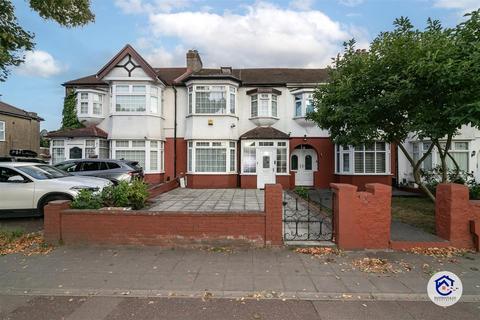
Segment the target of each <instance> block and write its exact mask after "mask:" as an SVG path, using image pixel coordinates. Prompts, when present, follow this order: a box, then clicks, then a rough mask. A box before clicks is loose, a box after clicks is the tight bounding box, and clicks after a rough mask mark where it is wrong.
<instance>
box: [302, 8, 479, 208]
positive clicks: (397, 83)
mask: <svg viewBox="0 0 480 320" xmlns="http://www.w3.org/2000/svg"><path fill="white" fill-rule="evenodd" d="M479 26H480V15H479V11H474V12H472V13H471V14H468V15H467V21H465V22H463V23H461V24H459V25H458V26H456V27H455V28H443V27H442V26H441V24H440V23H439V22H438V21H433V20H430V19H429V20H428V22H427V27H426V29H425V30H423V31H420V30H418V29H414V28H413V25H412V24H411V23H410V21H409V20H408V19H407V18H403V17H402V18H399V19H396V20H395V22H394V30H393V31H389V32H382V33H380V34H379V35H378V36H377V37H376V38H375V39H374V40H373V42H372V43H371V44H370V49H369V50H368V51H366V50H357V49H356V48H355V41H354V40H352V41H350V42H348V43H345V48H344V52H343V53H342V54H341V55H338V56H337V58H336V59H334V63H333V67H330V68H329V75H330V81H329V83H327V84H325V85H321V86H319V87H318V88H317V90H316V92H315V104H316V108H315V111H314V112H313V113H311V114H309V118H310V119H311V120H313V121H315V122H316V123H317V124H318V125H319V126H320V127H322V128H325V129H328V130H329V131H330V134H331V136H332V139H333V140H334V141H335V142H336V143H338V144H345V145H347V144H350V145H358V144H363V143H368V142H373V141H377V140H382V141H385V142H388V143H394V144H396V145H398V146H399V148H400V149H401V150H402V153H403V154H404V155H405V157H406V158H407V160H408V161H409V162H410V164H411V166H412V168H413V175H414V179H415V182H416V183H417V184H418V185H419V187H420V188H421V189H422V190H423V191H424V192H425V193H426V194H427V195H428V196H429V197H430V198H431V199H432V200H433V201H434V200H435V198H434V196H433V195H432V194H431V192H430V191H429V190H428V189H427V188H426V187H425V186H424V184H423V182H422V177H421V172H420V171H421V170H420V168H421V163H422V162H423V161H424V160H425V159H426V157H427V156H428V155H429V154H431V152H432V150H433V148H434V146H435V147H437V148H438V149H439V153H440V155H441V157H443V158H442V159H443V160H442V166H443V168H444V169H446V166H447V164H446V161H445V158H446V157H447V156H448V150H449V145H450V144H451V140H452V138H453V137H454V136H455V135H456V134H457V133H458V130H459V129H460V128H461V126H462V125H468V124H470V125H473V126H479V124H480V73H479V70H480V56H479V55H480V32H479V30H480V29H479ZM412 136H413V137H416V138H418V139H420V140H428V141H431V142H432V143H431V145H430V148H429V149H428V151H427V152H426V153H425V154H424V155H423V156H422V157H421V158H420V159H414V158H413V156H411V155H410V154H409V153H408V150H407V149H406V148H405V146H404V145H403V143H404V142H405V141H406V140H407V138H409V137H412ZM445 138H446V139H447V143H446V145H445V146H443V145H442V144H441V143H440V141H441V140H443V139H445ZM444 171H445V172H446V171H447V170H444ZM444 178H445V180H446V176H445V177H444Z"/></svg>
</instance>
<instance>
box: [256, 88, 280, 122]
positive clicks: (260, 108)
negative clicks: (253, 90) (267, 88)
mask: <svg viewBox="0 0 480 320" xmlns="http://www.w3.org/2000/svg"><path fill="white" fill-rule="evenodd" d="M250 99H251V100H250V101H251V108H250V115H251V117H252V118H256V117H274V118H276V117H277V99H278V97H277V95H276V94H274V93H260V94H254V95H252V96H251V97H250Z"/></svg>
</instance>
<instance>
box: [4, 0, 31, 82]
mask: <svg viewBox="0 0 480 320" xmlns="http://www.w3.org/2000/svg"><path fill="white" fill-rule="evenodd" d="M14 10H15V9H14V6H13V5H12V3H11V1H10V0H0V82H3V81H5V80H6V79H7V77H8V75H9V74H10V70H9V68H10V67H13V66H18V65H19V64H20V63H22V62H23V61H24V58H25V56H24V51H27V50H32V49H33V47H34V45H35V44H34V43H33V36H34V35H33V34H32V33H30V32H28V31H25V30H24V29H23V28H22V27H21V26H20V25H19V24H18V21H17V17H16V16H15V12H14Z"/></svg>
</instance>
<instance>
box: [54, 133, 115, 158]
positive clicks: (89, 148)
mask: <svg viewBox="0 0 480 320" xmlns="http://www.w3.org/2000/svg"><path fill="white" fill-rule="evenodd" d="M50 148H51V150H50V153H51V155H52V159H51V162H52V164H56V163H59V162H62V161H65V160H74V159H108V158H109V153H110V152H109V147H108V141H107V140H106V139H102V138H96V137H91V138H73V139H72V138H60V139H52V140H51V143H50Z"/></svg>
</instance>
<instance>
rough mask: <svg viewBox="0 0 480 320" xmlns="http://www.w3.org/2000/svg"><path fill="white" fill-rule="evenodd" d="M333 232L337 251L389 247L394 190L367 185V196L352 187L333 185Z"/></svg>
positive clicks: (388, 187)
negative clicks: (338, 249)
mask: <svg viewBox="0 0 480 320" xmlns="http://www.w3.org/2000/svg"><path fill="white" fill-rule="evenodd" d="M330 187H331V188H332V191H333V195H334V199H333V211H334V229H335V241H336V244H337V246H338V248H340V249H343V250H352V249H384V248H388V247H389V242H390V222H391V200H392V188H391V187H390V186H387V185H384V184H380V183H369V184H367V185H365V189H366V191H365V192H358V191H357V187H356V186H353V185H349V184H342V183H332V184H330Z"/></svg>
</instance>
